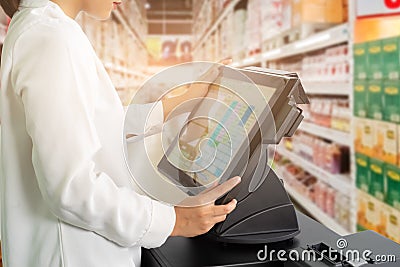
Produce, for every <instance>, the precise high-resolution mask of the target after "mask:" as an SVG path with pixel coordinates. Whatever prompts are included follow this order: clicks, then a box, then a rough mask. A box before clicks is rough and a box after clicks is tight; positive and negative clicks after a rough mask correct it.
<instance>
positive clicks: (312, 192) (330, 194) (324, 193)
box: [274, 153, 351, 229]
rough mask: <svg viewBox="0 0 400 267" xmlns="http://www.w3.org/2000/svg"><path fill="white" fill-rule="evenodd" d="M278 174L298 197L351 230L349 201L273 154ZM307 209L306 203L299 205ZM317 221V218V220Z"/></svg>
mask: <svg viewBox="0 0 400 267" xmlns="http://www.w3.org/2000/svg"><path fill="white" fill-rule="evenodd" d="M274 163H275V165H276V167H277V168H278V174H281V175H282V178H283V179H284V181H285V184H286V185H288V186H290V188H292V189H293V190H295V191H296V192H297V193H299V194H300V195H302V196H304V197H305V198H307V199H309V200H310V202H313V203H314V204H315V205H316V206H317V207H318V208H319V209H320V210H321V211H322V212H323V213H325V214H326V215H327V216H329V217H331V218H332V219H334V220H335V221H336V222H338V224H340V225H341V226H343V227H344V228H346V229H350V228H351V220H350V215H351V214H350V207H351V205H350V199H349V197H348V196H345V195H344V194H342V193H340V192H338V191H337V190H335V189H333V188H332V187H330V186H329V185H327V184H326V183H324V182H322V181H320V180H318V178H317V177H315V176H313V175H311V174H309V173H308V172H306V171H304V170H303V169H302V168H301V167H299V166H297V165H296V164H294V163H291V162H290V161H289V160H287V159H286V158H284V157H282V156H281V155H279V153H276V154H275V161H274ZM299 204H300V205H304V207H305V208H306V209H307V203H299ZM317 219H318V218H317Z"/></svg>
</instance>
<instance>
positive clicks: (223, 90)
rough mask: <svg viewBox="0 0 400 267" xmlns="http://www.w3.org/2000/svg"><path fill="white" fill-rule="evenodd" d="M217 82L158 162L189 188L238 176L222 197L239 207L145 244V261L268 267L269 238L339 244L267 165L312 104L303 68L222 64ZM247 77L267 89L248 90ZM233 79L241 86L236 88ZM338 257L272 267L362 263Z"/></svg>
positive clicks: (287, 245)
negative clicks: (193, 231) (204, 229)
mask: <svg viewBox="0 0 400 267" xmlns="http://www.w3.org/2000/svg"><path fill="white" fill-rule="evenodd" d="M238 73H239V74H238ZM217 82H218V84H219V86H211V87H210V89H209V93H208V95H207V98H205V100H203V101H201V102H200V103H199V104H197V105H196V106H195V108H194V109H193V111H192V112H191V115H190V117H189V119H188V121H189V122H188V124H187V126H185V127H186V128H184V129H183V130H182V131H181V132H180V133H179V135H178V136H177V137H176V139H175V140H174V141H173V142H172V143H171V145H170V147H169V148H168V150H167V151H166V153H165V155H164V157H163V158H162V159H161V161H160V162H159V164H158V166H157V167H158V170H159V171H160V172H161V173H162V174H164V176H166V177H167V178H168V179H170V181H172V182H173V183H175V184H176V185H177V186H178V187H180V188H181V189H182V190H184V191H185V192H186V193H187V194H188V195H194V194H197V193H199V188H200V189H202V190H203V189H204V186H205V185H207V184H210V183H211V184H212V183H213V182H214V181H216V180H220V181H224V180H226V179H229V178H230V177H234V176H236V175H239V176H241V177H242V182H241V183H240V184H239V185H238V186H237V187H235V188H234V189H233V190H232V191H230V192H229V193H227V194H226V195H224V196H222V197H221V198H220V199H218V200H217V201H216V204H224V203H227V202H229V201H231V200H232V199H236V200H237V201H238V203H237V207H236V209H235V210H234V211H233V212H232V213H231V214H229V215H228V216H227V218H226V220H225V221H223V222H221V223H218V224H216V225H215V226H214V227H213V228H212V229H211V230H210V231H209V232H208V233H207V234H205V235H203V236H200V237H195V238H182V237H171V238H169V239H168V240H167V242H166V243H165V244H164V245H163V246H162V247H160V248H156V249H151V250H146V249H143V253H142V266H178V267H179V266H182V267H183V266H185V267H188V266H248V265H252V266H255V265H257V266H258V265H259V264H260V265H262V266H265V265H264V264H265V262H262V261H260V259H259V258H258V259H257V255H258V254H259V252H260V251H261V250H262V249H263V248H264V245H265V248H267V247H266V244H268V245H269V246H270V244H271V246H272V247H274V248H283V249H297V250H306V249H310V248H311V247H310V246H311V245H314V247H315V248H317V250H318V249H319V248H324V247H327V246H329V245H330V246H333V243H334V242H335V239H337V238H339V237H340V236H338V235H336V234H335V233H333V232H331V231H330V230H328V229H326V228H325V227H323V226H322V225H320V224H318V223H317V222H315V221H313V220H312V219H310V218H308V217H306V216H305V215H303V214H301V213H299V212H297V211H296V210H295V208H294V206H293V204H292V202H291V200H290V198H289V197H288V194H287V193H286V191H285V188H284V184H283V182H282V180H280V179H279V178H278V177H277V175H276V174H275V172H274V171H273V170H272V169H271V168H270V166H269V165H268V146H272V145H274V144H278V143H279V142H280V141H281V139H282V138H283V137H290V136H292V135H293V134H294V132H295V131H296V129H297V128H298V126H299V124H300V122H301V121H302V119H303V115H302V110H301V109H300V108H299V107H298V106H297V105H298V104H308V103H309V100H308V98H307V96H306V94H305V92H304V89H303V87H302V84H301V82H300V80H299V78H298V76H297V74H295V73H289V72H283V71H276V70H270V69H264V68H257V67H251V68H246V69H233V68H230V67H223V70H222V72H221V76H220V77H219V80H217ZM249 84H251V86H254V85H255V86H257V88H259V91H260V93H261V95H262V96H261V97H260V96H258V95H254V93H251V94H250V95H248V94H247V95H246V92H247V91H246V88H248V86H250V85H249ZM222 85H227V86H222ZM235 85H236V86H238V88H237V89H236V90H233V91H232V90H231V91H230V90H229V87H232V86H233V87H234V86H235ZM247 93H248V92H247ZM232 95H236V97H235V96H234V97H232ZM210 99H211V100H210ZM207 112H208V113H207ZM204 114H207V115H209V116H207V118H205V116H204ZM193 133H194V134H193ZM214 163H215V164H214ZM372 236H373V235H372ZM322 240H325V243H324V242H321V241H322ZM317 241H319V242H317ZM380 242H381V241H380ZM327 243H328V245H327ZM378 243H379V242H378ZM378 243H377V244H378ZM309 245H310V246H309ZM260 249H261V250H260ZM257 253H258V254H257ZM399 257H400V253H399ZM270 263H271V264H272V262H270ZM331 263H332V262H331ZM336 263H338V262H336ZM339 263H341V262H339ZM339 263H338V264H336V265H335V262H333V263H332V264H333V265H329V264H327V265H323V264H322V263H318V264H317V265H313V264H311V263H310V264H309V265H307V264H304V265H301V264H300V263H295V262H292V263H289V262H285V263H282V262H274V263H273V264H275V265H268V266H362V265H350V263H349V264H348V265H339ZM290 264H293V265H290Z"/></svg>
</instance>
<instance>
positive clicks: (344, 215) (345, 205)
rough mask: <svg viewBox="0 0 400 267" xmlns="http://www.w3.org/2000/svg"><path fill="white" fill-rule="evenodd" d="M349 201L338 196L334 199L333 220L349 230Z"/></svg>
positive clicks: (345, 197)
mask: <svg viewBox="0 0 400 267" xmlns="http://www.w3.org/2000/svg"><path fill="white" fill-rule="evenodd" d="M350 206H351V205H350V199H349V197H347V196H345V195H343V194H339V195H338V196H336V198H335V217H334V218H335V220H336V221H337V222H339V223H340V224H341V225H342V226H343V227H344V228H346V229H350V228H351V226H350V225H351V219H350V217H351V216H350Z"/></svg>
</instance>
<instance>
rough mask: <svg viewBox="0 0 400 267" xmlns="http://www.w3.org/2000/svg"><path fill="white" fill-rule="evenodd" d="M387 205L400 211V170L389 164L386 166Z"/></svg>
mask: <svg viewBox="0 0 400 267" xmlns="http://www.w3.org/2000/svg"><path fill="white" fill-rule="evenodd" d="M385 180H386V188H387V191H386V198H385V199H386V203H387V204H389V205H390V206H392V207H394V208H395V209H397V210H399V211H400V168H399V167H397V166H393V165H390V164H387V165H386V166H385Z"/></svg>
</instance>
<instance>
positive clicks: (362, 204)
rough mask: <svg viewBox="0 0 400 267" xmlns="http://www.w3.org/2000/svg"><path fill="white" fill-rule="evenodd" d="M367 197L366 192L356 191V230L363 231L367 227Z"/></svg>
mask: <svg viewBox="0 0 400 267" xmlns="http://www.w3.org/2000/svg"><path fill="white" fill-rule="evenodd" d="M368 201H369V195H368V194H367V193H366V192H363V191H360V190H357V228H358V229H359V230H365V229H367V227H368V223H367V209H368Z"/></svg>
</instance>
